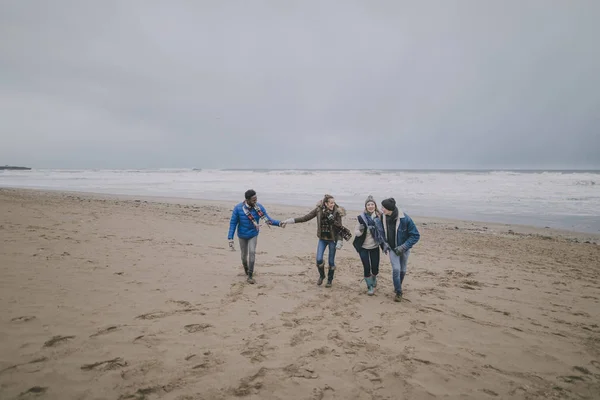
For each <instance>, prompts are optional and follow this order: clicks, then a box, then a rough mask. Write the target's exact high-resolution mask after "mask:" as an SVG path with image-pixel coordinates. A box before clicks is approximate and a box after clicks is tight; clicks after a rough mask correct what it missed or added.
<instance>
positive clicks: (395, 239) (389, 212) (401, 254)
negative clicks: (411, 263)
mask: <svg viewBox="0 0 600 400" xmlns="http://www.w3.org/2000/svg"><path fill="white" fill-rule="evenodd" d="M381 206H382V209H383V213H384V214H385V222H384V224H383V227H384V229H385V232H386V239H387V243H388V245H389V246H390V249H391V250H390V252H389V254H390V263H391V264H392V280H393V281H394V290H395V291H396V297H395V298H394V301H402V282H403V281H404V276H405V275H406V266H407V264H408V256H409V254H410V249H411V248H412V247H413V246H414V245H415V244H416V243H417V242H418V241H419V238H420V237H421V235H420V234H419V231H418V230H417V227H416V226H415V223H414V222H413V220H412V218H410V217H409V216H408V215H407V214H405V213H403V212H402V211H400V210H399V209H398V207H396V200H394V198H392V197H390V198H388V199H385V200H383V201H382V202H381Z"/></svg>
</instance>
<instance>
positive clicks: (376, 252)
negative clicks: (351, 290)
mask: <svg viewBox="0 0 600 400" xmlns="http://www.w3.org/2000/svg"><path fill="white" fill-rule="evenodd" d="M244 197H245V200H244V201H243V202H241V203H239V204H237V205H236V206H235V207H234V209H233V212H232V215H231V220H230V223H229V233H228V237H227V239H228V240H229V247H230V249H231V250H235V247H234V242H233V235H234V234H235V231H236V229H237V235H238V239H239V245H240V250H241V258H242V265H243V267H244V271H245V272H246V275H247V280H248V282H249V283H255V281H254V278H253V274H254V263H255V258H256V244H257V240H258V234H259V232H260V228H261V226H262V225H263V224H266V225H272V226H279V227H281V228H285V226H286V225H288V224H295V223H303V222H308V221H310V220H312V219H314V218H317V237H318V239H319V241H318V244H317V255H316V264H317V270H318V271H319V278H318V280H317V285H321V284H323V281H324V280H325V278H327V283H326V284H325V287H331V285H332V283H333V277H334V273H335V269H336V265H335V255H336V250H337V249H340V248H341V247H342V245H343V240H346V241H349V240H350V239H351V238H352V233H351V232H350V230H348V229H347V228H346V227H345V226H344V225H343V224H342V217H344V216H345V215H346V211H345V210H344V208H343V207H340V206H338V205H337V204H336V202H335V199H334V198H333V196H331V195H328V194H327V195H325V197H324V198H323V199H322V200H321V201H319V202H318V203H317V205H316V207H315V208H314V209H313V210H311V211H310V212H309V213H308V214H306V215H305V216H303V217H297V218H289V219H286V220H284V221H279V220H275V219H272V218H271V217H270V216H269V215H268V214H267V211H266V210H265V208H264V207H263V205H262V204H260V203H258V197H257V195H256V192H255V191H254V190H252V189H250V190H248V191H246V193H245V195H244ZM381 206H382V211H380V210H379V208H378V207H377V203H376V202H375V199H373V197H372V196H369V197H367V199H366V201H365V209H364V210H363V212H362V213H361V214H360V215H358V216H357V224H356V226H355V229H354V240H353V243H352V244H353V246H354V248H355V249H356V251H357V252H358V254H359V256H360V259H361V261H362V264H363V268H364V280H365V282H366V284H367V294H369V295H373V294H375V287H377V275H378V274H379V262H380V254H381V251H383V252H384V253H385V254H389V258H390V263H391V264H392V281H393V283H394V291H395V293H396V297H395V301H402V283H403V281H404V276H405V275H406V267H407V263H408V256H409V255H410V250H411V248H412V247H413V246H414V245H415V244H416V243H417V242H418V241H419V238H420V234H419V231H418V229H417V227H416V225H415V223H414V222H413V220H412V219H411V218H410V217H409V216H408V215H407V214H405V213H403V212H402V211H401V210H399V209H398V207H397V206H396V201H395V200H394V199H393V198H387V199H385V200H383V201H382V202H381ZM326 249H329V254H328V267H329V268H328V271H327V276H326V275H325V262H324V255H325V250H326Z"/></svg>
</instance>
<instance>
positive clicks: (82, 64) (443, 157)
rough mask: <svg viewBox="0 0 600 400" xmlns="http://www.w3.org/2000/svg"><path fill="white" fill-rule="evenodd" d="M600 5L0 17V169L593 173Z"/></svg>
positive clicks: (19, 6)
mask: <svg viewBox="0 0 600 400" xmlns="http://www.w3.org/2000/svg"><path fill="white" fill-rule="evenodd" d="M598 20H600V1H597V0H577V1H563V0H528V1H522V0H519V1H517V0H496V1H492V0H489V1H481V0H454V1H452V0H438V1H431V0H424V1H400V0H385V1H384V0H380V1H377V0H371V1H366V0H365V1H351V0H345V1H340V0H337V1H331V0H318V1H312V0H302V1H286V2H284V1H280V0H273V1H253V0H238V1H229V0H223V1H216V2H208V1H199V0H198V1H194V0H162V1H157V0H127V1H123V0H116V1H115V0H103V1H89V0H68V1H67V0H53V1H33V0H29V1H23V0H3V1H1V2H0V165H4V164H11V165H27V166H30V167H34V168H317V169H318V168H351V169H355V168H417V169H421V168H432V169H437V168H534V169H537V168H539V169H545V168H559V169H579V168H580V169H592V168H595V169H600V79H599V78H598V71H600V47H599V46H598V43H597V39H598V38H599V37H600V24H597V21H598Z"/></svg>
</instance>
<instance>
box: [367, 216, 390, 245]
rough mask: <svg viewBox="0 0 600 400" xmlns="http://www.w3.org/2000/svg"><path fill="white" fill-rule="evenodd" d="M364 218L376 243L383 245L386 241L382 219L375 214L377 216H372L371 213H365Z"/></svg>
mask: <svg viewBox="0 0 600 400" xmlns="http://www.w3.org/2000/svg"><path fill="white" fill-rule="evenodd" d="M362 217H363V220H364V221H365V223H366V224H367V228H368V229H369V232H371V236H373V239H375V243H377V244H378V245H381V244H383V243H385V231H384V229H383V224H382V223H381V219H380V218H379V217H378V216H377V214H376V215H375V218H372V217H371V216H370V215H369V214H367V213H363V215H362Z"/></svg>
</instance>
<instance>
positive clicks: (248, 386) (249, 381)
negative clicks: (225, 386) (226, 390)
mask: <svg viewBox="0 0 600 400" xmlns="http://www.w3.org/2000/svg"><path fill="white" fill-rule="evenodd" d="M267 371H268V370H267V368H265V367H262V368H261V369H259V370H258V372H257V373H255V374H253V375H249V376H247V377H245V378H242V379H241V381H240V384H239V385H238V387H237V388H233V389H230V390H231V392H232V394H233V395H234V396H236V397H245V396H248V395H251V394H258V392H259V391H260V389H261V388H262V387H263V383H262V378H264V376H265V375H266V374H267Z"/></svg>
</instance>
